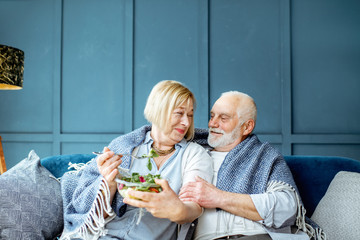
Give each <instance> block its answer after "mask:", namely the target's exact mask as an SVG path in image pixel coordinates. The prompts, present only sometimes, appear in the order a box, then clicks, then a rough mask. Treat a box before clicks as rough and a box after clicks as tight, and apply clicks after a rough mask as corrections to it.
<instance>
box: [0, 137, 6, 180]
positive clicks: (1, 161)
mask: <svg viewBox="0 0 360 240" xmlns="http://www.w3.org/2000/svg"><path fill="white" fill-rule="evenodd" d="M4 172H6V163H5V157H4V151H3V148H2V143H1V136H0V174H3V173H4Z"/></svg>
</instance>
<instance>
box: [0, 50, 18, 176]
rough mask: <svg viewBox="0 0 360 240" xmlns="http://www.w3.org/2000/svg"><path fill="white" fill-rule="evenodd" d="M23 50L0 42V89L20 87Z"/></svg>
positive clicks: (1, 167)
mask: <svg viewBox="0 0 360 240" xmlns="http://www.w3.org/2000/svg"><path fill="white" fill-rule="evenodd" d="M23 75H24V52H23V51H21V50H20V49H17V48H13V47H9V46H5V45H1V44H0V90H17V89H22V85H23V79H24V77H23ZM5 171H6V163H5V156H4V151H3V147H2V143H1V136H0V174H3V173H4V172H5Z"/></svg>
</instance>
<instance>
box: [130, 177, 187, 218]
mask: <svg viewBox="0 0 360 240" xmlns="http://www.w3.org/2000/svg"><path fill="white" fill-rule="evenodd" d="M155 182H156V183H157V184H159V185H161V187H162V191H161V192H160V193H153V192H142V191H136V190H129V191H128V194H129V195H130V196H132V197H135V198H137V199H141V200H137V199H133V198H128V197H127V198H124V200H123V201H124V203H126V204H129V205H132V206H134V207H139V208H145V209H146V210H147V211H148V212H150V213H151V214H152V215H153V216H154V217H158V218H168V219H170V220H171V221H173V222H178V221H179V219H180V218H182V216H183V215H184V214H185V212H184V204H183V203H182V202H181V201H180V199H179V198H178V196H177V195H176V193H175V192H174V191H173V190H172V189H171V188H170V186H169V183H168V181H166V180H165V179H155Z"/></svg>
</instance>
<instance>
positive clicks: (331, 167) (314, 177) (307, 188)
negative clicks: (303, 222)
mask: <svg viewBox="0 0 360 240" xmlns="http://www.w3.org/2000/svg"><path fill="white" fill-rule="evenodd" d="M285 160H286V162H287V164H288V166H289V167H290V170H291V172H292V174H293V177H294V180H295V182H296V185H297V187H298V189H299V192H300V196H301V199H302V201H303V203H304V206H305V208H306V215H307V216H308V217H311V215H312V214H313V212H314V210H315V208H316V206H317V205H318V203H319V202H320V200H321V198H322V197H323V196H324V195H325V193H326V190H327V189H328V186H329V184H330V182H331V180H332V179H333V178H334V176H335V175H336V173H338V172H339V171H350V172H360V161H358V160H354V159H351V158H344V157H326V156H285Z"/></svg>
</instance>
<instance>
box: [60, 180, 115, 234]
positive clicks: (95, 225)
mask: <svg viewBox="0 0 360 240" xmlns="http://www.w3.org/2000/svg"><path fill="white" fill-rule="evenodd" d="M104 213H106V214H108V217H107V218H106V219H105V218H104ZM114 217H115V212H114V211H113V210H112V208H111V204H110V193H109V188H108V185H107V183H106V181H105V180H104V179H103V180H102V182H101V184H100V187H99V192H98V194H97V197H96V199H95V201H94V203H93V205H92V206H91V209H90V212H89V214H88V216H87V218H86V219H85V222H84V224H83V225H82V226H81V227H80V228H79V229H78V230H76V231H74V232H70V233H63V235H62V236H61V238H60V239H61V240H62V239H64V240H70V239H72V237H77V238H81V239H86V240H96V239H98V238H99V237H100V236H105V235H106V233H107V230H106V229H105V225H106V224H107V223H108V222H109V221H111V220H112V219H114Z"/></svg>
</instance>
